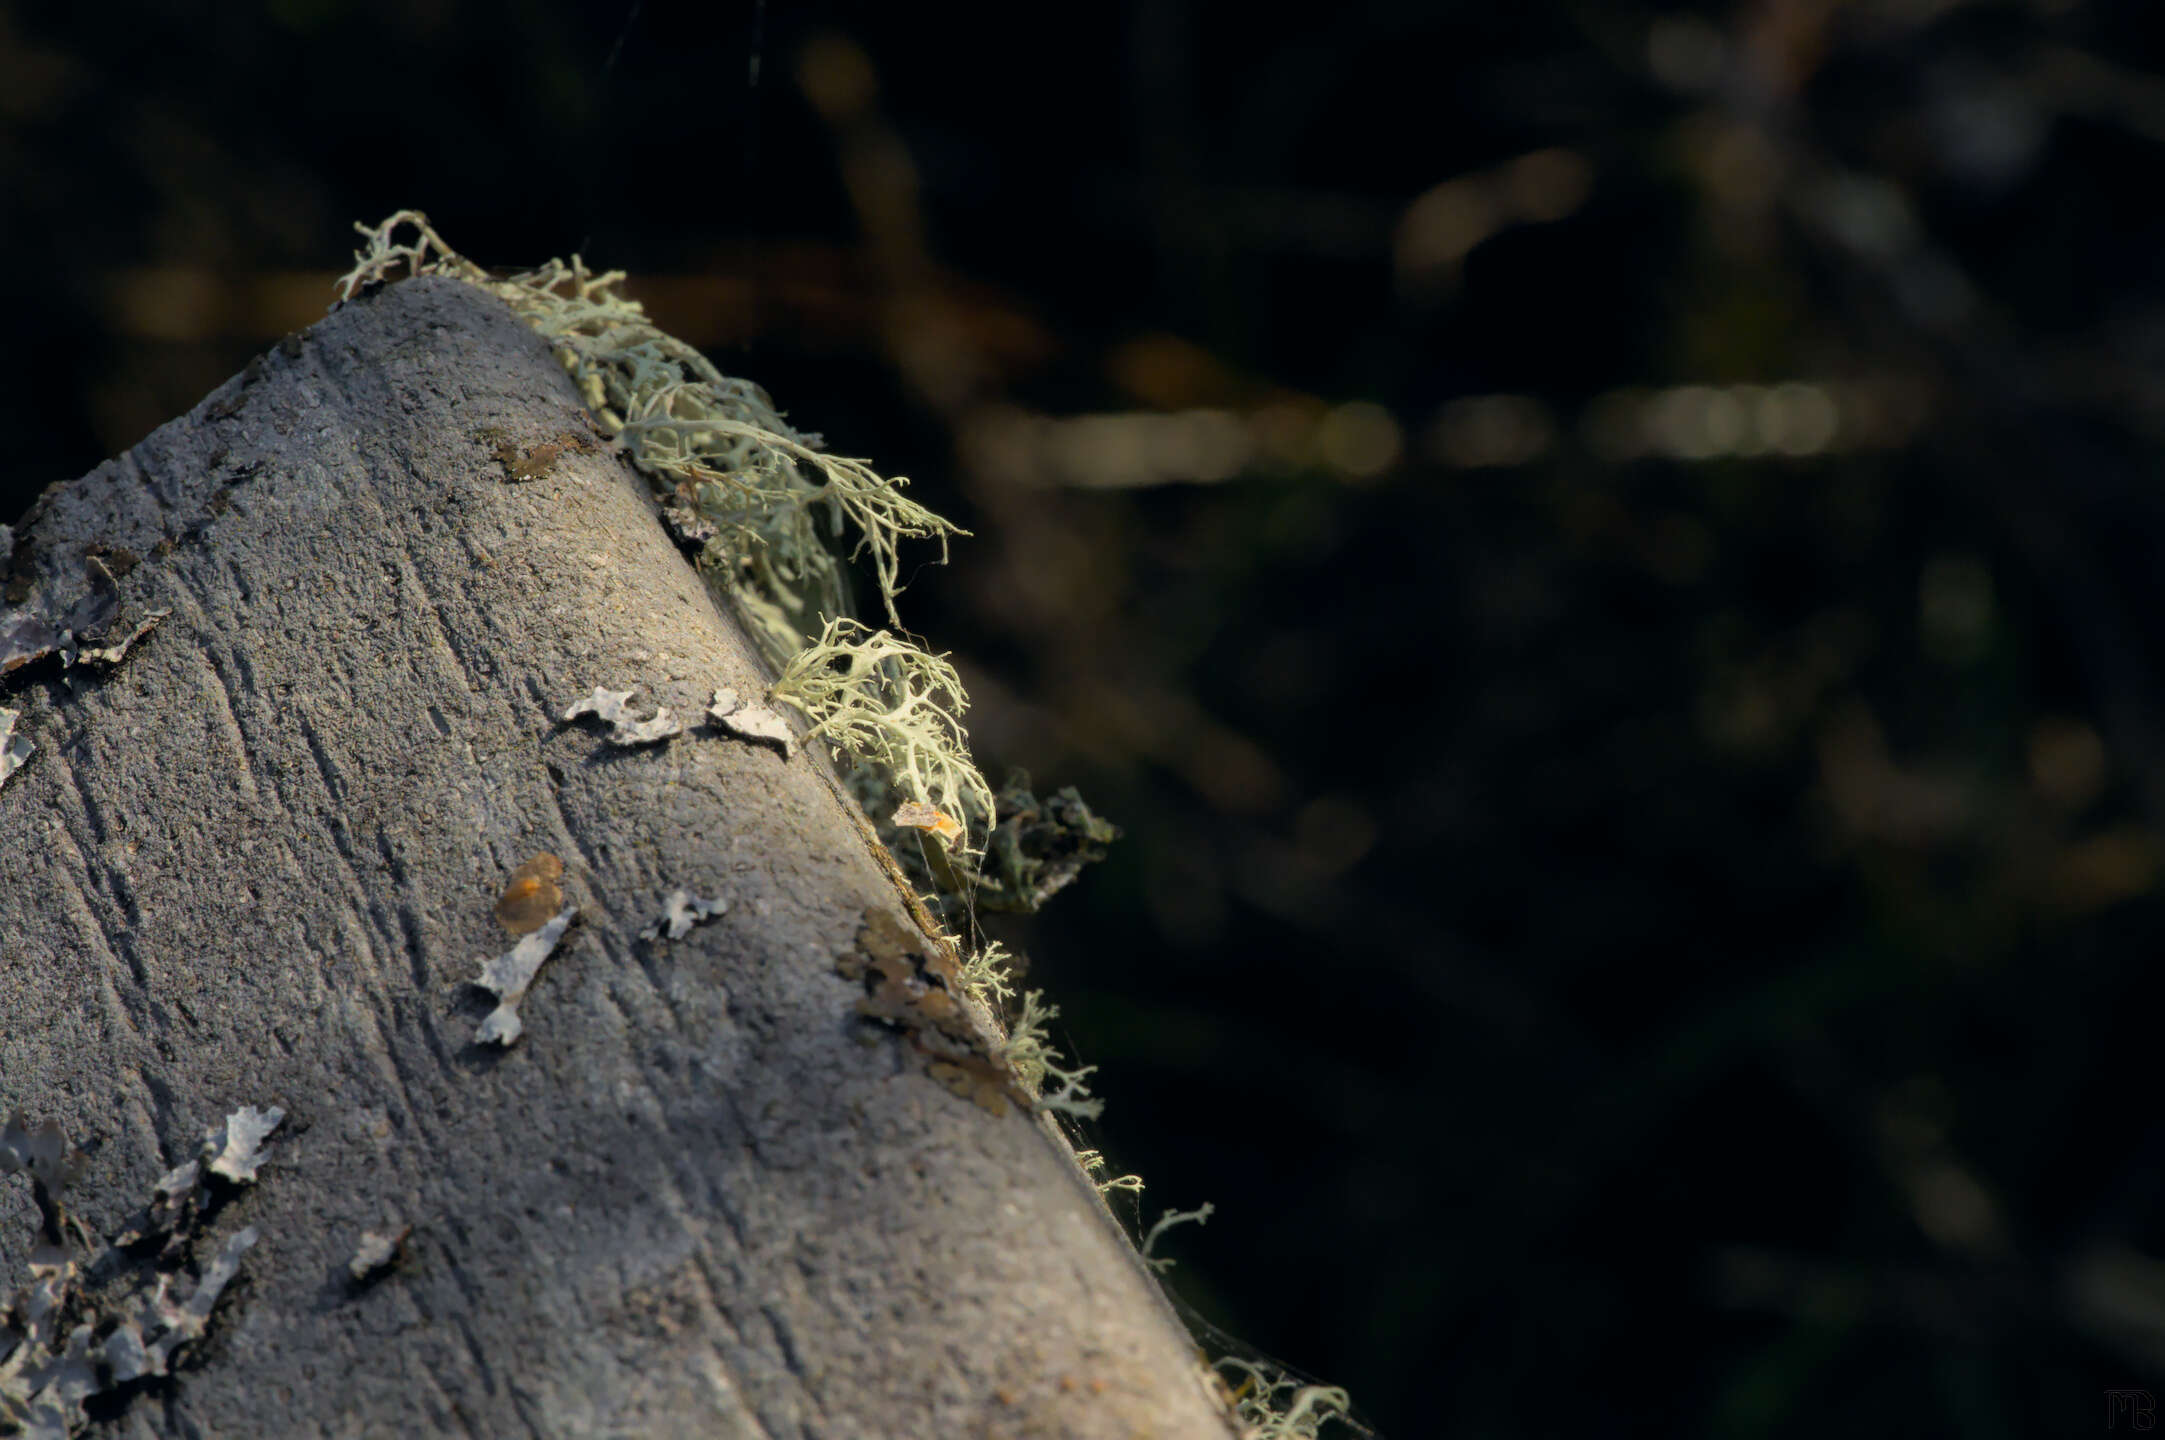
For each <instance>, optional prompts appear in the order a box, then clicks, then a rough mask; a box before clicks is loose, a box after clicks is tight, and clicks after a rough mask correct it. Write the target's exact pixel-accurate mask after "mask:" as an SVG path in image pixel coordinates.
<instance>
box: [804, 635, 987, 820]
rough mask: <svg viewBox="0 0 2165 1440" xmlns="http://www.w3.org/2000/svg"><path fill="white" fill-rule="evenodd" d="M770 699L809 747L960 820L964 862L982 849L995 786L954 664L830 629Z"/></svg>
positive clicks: (880, 638) (898, 642)
mask: <svg viewBox="0 0 2165 1440" xmlns="http://www.w3.org/2000/svg"><path fill="white" fill-rule="evenodd" d="M767 693H768V696H769V698H771V699H773V700H775V701H777V702H779V703H781V704H784V705H787V706H789V707H790V708H792V709H794V710H796V711H797V712H798V713H799V714H801V715H803V716H804V718H805V719H806V720H807V721H808V722H809V723H810V725H811V729H810V730H809V731H808V732H807V733H806V736H805V738H806V739H808V740H825V741H826V742H827V743H828V744H829V745H831V746H833V747H834V748H835V750H836V751H837V752H839V753H840V754H842V755H844V756H846V757H848V758H849V759H851V760H856V761H865V762H869V763H870V764H872V765H873V766H875V767H877V769H878V770H879V771H880V773H881V774H882V775H883V776H884V777H885V778H886V780H887V781H888V782H889V783H890V784H891V785H892V786H893V788H894V790H895V791H896V793H898V794H900V795H903V796H905V797H907V798H908V799H911V800H915V801H917V802H919V803H920V804H924V805H930V806H932V807H934V808H935V809H938V810H940V811H943V812H944V813H946V814H947V815H950V816H952V817H953V818H954V819H955V820H956V821H957V822H959V823H960V824H961V826H962V827H963V832H964V838H963V840H962V842H961V846H960V849H961V850H962V852H963V853H964V854H974V853H976V852H977V851H978V850H981V849H982V847H983V840H982V837H983V835H984V834H985V832H986V829H987V827H988V826H989V825H990V824H991V822H992V819H993V799H992V787H991V786H989V785H987V784H986V783H985V777H984V776H982V775H980V774H978V773H977V766H976V765H975V764H974V763H972V761H971V759H970V749H969V736H968V734H967V733H966V732H965V731H964V730H963V728H962V718H961V717H962V712H963V711H964V710H965V709H966V708H967V707H968V705H969V701H968V700H967V699H966V698H965V697H964V695H963V693H962V680H961V678H960V677H959V676H957V675H956V674H955V667H954V666H953V665H952V664H950V663H949V662H948V661H947V659H946V657H944V656H940V655H934V654H931V653H930V652H928V651H926V650H923V649H921V648H919V647H918V646H916V645H913V644H911V643H910V642H909V641H907V640H903V639H900V638H898V637H896V636H894V635H891V634H889V633H888V632H887V631H885V630H868V629H866V628H865V627H864V626H863V625H861V624H859V623H858V622H857V621H855V620H848V619H835V620H829V621H828V622H827V625H826V628H825V629H824V630H822V631H821V632H820V637H819V639H818V640H816V641H814V642H813V643H812V644H811V645H809V646H807V647H805V649H804V650H802V651H800V652H799V653H798V654H797V655H796V657H795V658H793V659H792V660H791V661H790V662H789V665H788V666H787V667H786V668H785V669H784V670H783V671H782V674H781V677H780V678H779V679H777V680H776V681H775V682H774V684H773V686H772V687H771V688H770V689H769V690H768V692H767ZM972 836H975V837H979V838H978V839H977V840H976V841H975V843H974V844H973V842H972V839H971V837H972Z"/></svg>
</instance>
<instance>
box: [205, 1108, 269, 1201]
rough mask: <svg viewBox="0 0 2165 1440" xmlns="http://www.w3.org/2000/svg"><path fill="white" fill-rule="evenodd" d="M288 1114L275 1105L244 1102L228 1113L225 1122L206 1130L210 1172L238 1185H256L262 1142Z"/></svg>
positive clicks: (260, 1161) (261, 1154)
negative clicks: (257, 1106) (259, 1105)
mask: <svg viewBox="0 0 2165 1440" xmlns="http://www.w3.org/2000/svg"><path fill="white" fill-rule="evenodd" d="M285 1118H286V1112H285V1111H283V1110H281V1109H279V1108H278V1107H277V1106H276V1105H273V1106H272V1107H271V1108H270V1109H268V1110H258V1109H257V1108H256V1107H255V1106H253V1105H243V1106H241V1108H240V1109H238V1110H236V1111H234V1112H233V1113H232V1114H231V1115H228V1116H226V1118H225V1123H224V1124H222V1125H213V1126H212V1127H211V1128H210V1129H208V1130H206V1131H204V1132H203V1158H204V1160H205V1161H207V1162H208V1163H209V1166H210V1173H211V1174H213V1175H216V1176H218V1177H219V1178H220V1179H223V1180H230V1181H232V1182H233V1183H234V1184H236V1185H253V1184H254V1183H255V1180H256V1167H257V1166H258V1165H261V1164H262V1163H263V1152H262V1146H263V1142H264V1140H265V1139H266V1138H268V1137H269V1135H270V1133H271V1132H272V1131H273V1130H276V1129H277V1128H278V1126H279V1124H280V1123H281V1122H282V1121H284V1120H285Z"/></svg>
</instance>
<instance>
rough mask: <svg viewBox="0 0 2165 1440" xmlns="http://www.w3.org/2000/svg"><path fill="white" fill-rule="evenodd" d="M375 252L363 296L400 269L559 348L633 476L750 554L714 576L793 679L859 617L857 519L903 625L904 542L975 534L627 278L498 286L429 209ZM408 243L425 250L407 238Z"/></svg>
mask: <svg viewBox="0 0 2165 1440" xmlns="http://www.w3.org/2000/svg"><path fill="white" fill-rule="evenodd" d="M354 228H355V229H356V230H358V231H359V232H360V233H361V235H362V237H363V238H364V240H365V241H366V244H365V246H364V247H363V248H362V249H361V250H359V251H357V252H356V253H355V256H354V268H353V269H352V270H350V271H349V272H347V273H346V274H345V275H344V276H342V277H340V280H339V285H340V289H341V293H342V294H344V295H345V296H346V297H348V298H351V297H352V296H353V295H355V294H357V293H359V292H360V291H361V290H362V289H363V288H365V287H367V286H369V285H374V284H380V283H382V282H384V281H387V280H389V279H391V278H392V277H393V276H395V275H396V274H398V273H399V272H400V271H401V270H402V269H403V270H405V271H408V272H410V273H412V274H416V275H448V276H452V277H454V278H456V279H459V280H463V281H465V282H467V283H468V284H471V285H474V286H477V287H479V288H481V289H483V290H486V291H488V292H489V293H490V294H492V295H494V296H496V297H497V298H498V299H500V300H502V301H504V302H505V303H506V304H507V305H509V306H510V307H511V308H512V309H513V310H514V311H515V312H517V313H518V315H519V317H520V318H521V319H523V320H524V321H526V323H527V324H528V325H529V326H531V327H532V328H533V329H534V330H535V331H537V332H538V333H540V334H541V335H543V336H544V337H546V338H547V339H548V340H549V341H550V342H551V343H552V344H553V345H554V346H555V353H556V356H557V360H558V361H559V363H561V364H562V365H563V366H564V368H565V370H566V371H568V372H569V373H570V375H571V377H572V380H573V382H574V383H575V384H576V385H577V386H578V387H579V393H580V395H581V397H582V398H583V399H584V400H585V401H586V404H587V408H588V409H589V410H590V411H591V412H592V413H593V416H594V419H595V423H596V425H597V427H598V428H600V429H601V430H602V431H603V433H605V434H610V435H617V436H620V437H621V438H622V440H623V442H624V446H625V453H626V454H627V455H628V456H629V458H630V459H631V462H632V464H633V465H634V466H635V467H637V468H638V469H639V471H640V472H641V473H643V474H645V475H646V476H647V477H648V479H649V480H650V481H652V482H653V483H654V485H655V487H656V489H658V490H660V491H662V492H664V493H665V494H667V495H670V496H673V497H675V498H677V499H680V500H682V501H685V502H687V503H689V504H690V505H692V506H693V507H695V508H696V509H697V510H698V511H699V512H700V513H702V514H704V515H706V516H707V517H709V518H711V519H712V520H713V521H715V523H716V524H717V525H719V526H721V527H722V528H723V530H724V531H725V532H726V533H727V534H728V535H730V536H731V537H733V538H734V539H735V541H736V542H737V543H736V544H734V545H730V546H727V547H725V549H726V554H725V555H724V556H723V557H721V560H722V563H721V564H720V565H718V566H710V567H703V568H705V569H706V570H707V573H708V574H709V577H710V579H712V580H714V581H715V582H716V584H717V588H719V589H720V590H721V591H722V592H723V593H724V595H725V597H726V598H727V599H728V600H729V602H730V603H731V605H732V606H733V607H734V608H735V609H736V610H737V612H738V614H739V615H741V616H742V617H743V618H744V620H745V623H746V626H747V628H748V629H750V630H751V632H752V634H753V638H754V640H755V642H756V643H757V645H758V647H759V650H760V653H761V654H762V656H763V657H764V658H765V659H766V660H767V661H768V663H769V664H771V665H774V666H776V667H777V668H780V667H781V666H783V665H784V664H786V663H787V661H788V659H789V657H790V656H791V655H793V654H795V653H796V651H797V650H798V649H799V648H800V647H801V646H802V645H803V644H804V642H805V640H806V639H807V638H809V637H810V636H811V635H812V634H814V633H815V632H816V631H817V630H818V628H819V625H820V622H821V620H822V619H823V618H824V617H829V616H837V615H846V614H848V613H849V610H850V604H849V582H848V578H847V575H846V573H845V572H844V570H843V568H842V564H841V561H840V560H839V558H838V557H837V556H836V555H835V554H834V553H833V552H832V551H831V550H829V549H828V548H827V545H826V543H825V539H823V537H822V536H821V534H820V533H819V529H820V527H819V525H818V523H817V522H818V520H819V518H820V517H821V516H824V517H825V518H826V522H827V529H828V531H829V537H830V538H834V539H840V538H841V531H842V528H843V523H844V522H845V521H847V522H848V523H849V524H851V525H854V526H855V527H856V530H857V543H856V547H855V550H854V551H853V552H852V553H853V555H868V556H869V557H870V559H871V563H872V572H873V577H874V580H875V581H876V583H877V585H878V587H879V591H880V600H881V604H882V606H883V608H884V609H885V610H886V612H887V617H888V620H889V621H890V623H894V624H899V623H900V620H899V618H898V617H897V616H896V614H895V608H894V600H895V596H896V595H897V594H898V593H899V592H900V591H901V589H902V579H901V557H900V553H899V549H898V546H899V543H900V542H901V541H903V540H906V539H928V540H937V541H938V542H939V543H940V555H941V559H942V560H944V559H945V558H946V555H947V541H948V539H949V538H950V537H951V536H954V535H959V534H962V533H964V532H963V531H961V530H959V529H957V527H955V526H954V525H952V524H950V523H949V522H948V521H946V520H944V519H942V518H940V517H939V516H938V515H935V514H933V513H932V512H931V511H930V510H927V509H926V508H925V507H924V506H922V505H919V504H917V503H916V502H915V501H913V500H910V499H909V498H908V497H906V496H905V495H904V494H903V493H902V487H903V486H905V485H907V484H908V483H909V482H908V481H907V480H905V479H903V478H902V477H900V476H896V477H892V478H888V477H882V476H880V475H878V474H877V473H875V472H874V471H873V470H872V469H871V467H870V466H868V465H866V464H865V463H864V462H863V461H860V460H850V459H845V458H842V457H839V456H833V455H828V454H826V453H824V452H823V451H822V450H820V449H819V437H817V436H815V435H807V434H804V433H803V432H800V431H798V430H795V429H793V428H792V427H791V426H790V425H789V424H788V423H787V422H786V421H785V420H783V418H782V416H781V412H780V411H778V410H776V409H775V407H774V402H773V401H772V400H771V399H769V398H768V396H767V393H766V392H765V391H764V390H762V389H760V388H759V387H758V386H757V385H754V384H752V383H751V382H750V381H748V380H740V379H737V378H735V377H732V376H728V375H724V374H722V372H721V371H720V370H718V369H716V368H715V366H714V364H713V362H712V361H710V360H708V359H707V358H706V356H704V355H702V354H700V353H699V351H698V350H696V349H694V348H693V347H692V346H690V345H687V344H685V343H684V342H683V341H681V340H678V339H676V338H674V337H673V336H670V335H667V334H665V333H663V332H662V331H661V330H659V329H657V328H656V327H655V325H654V324H653V322H652V321H650V320H649V319H648V318H647V315H646V310H645V308H644V307H643V306H641V305H640V303H639V302H638V301H636V300H631V299H627V298H626V297H625V296H624V295H622V294H621V293H620V291H619V287H620V286H621V285H622V284H623V283H624V273H623V272H622V271H620V270H610V271H605V272H603V273H600V274H596V273H594V272H593V271H591V270H589V269H588V268H587V266H586V263H585V261H583V260H582V259H580V258H579V257H578V256H573V257H572V259H571V262H570V263H569V264H568V265H567V264H566V263H565V262H563V261H561V260H550V261H549V262H548V263H547V264H545V265H543V266H541V267H540V268H538V269H535V270H530V271H526V272H523V273H521V274H516V275H511V276H508V277H504V278H497V277H495V276H492V275H490V274H489V273H488V272H487V271H486V270H484V269H482V268H481V267H480V266H478V265H476V264H474V263H473V262H472V261H470V260H468V259H466V258H465V257H464V256H462V255H460V254H459V253H458V252H457V251H456V250H453V249H452V248H451V247H450V245H448V244H447V243H445V241H444V239H443V237H442V236H441V235H439V234H437V232H436V230H435V228H434V227H433V226H431V225H430V224H429V221H428V217H427V216H426V215H424V214H422V213H421V212H420V211H418V210H401V211H399V212H398V213H397V214H395V215H393V216H391V217H390V218H389V219H387V220H385V221H384V222H383V223H381V224H379V225H375V226H368V225H356V226H355V227H354ZM408 232H410V233H411V236H412V238H411V239H406V238H402V237H403V236H404V235H406V234H407V233H408Z"/></svg>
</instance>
